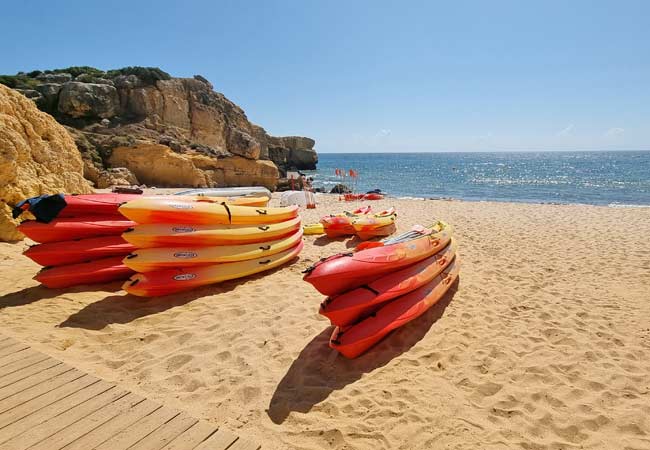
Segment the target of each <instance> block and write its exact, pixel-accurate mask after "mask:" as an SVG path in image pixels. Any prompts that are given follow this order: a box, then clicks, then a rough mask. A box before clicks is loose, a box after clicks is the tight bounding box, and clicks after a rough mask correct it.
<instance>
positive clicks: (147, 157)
mask: <svg viewBox="0 0 650 450" xmlns="http://www.w3.org/2000/svg"><path fill="white" fill-rule="evenodd" d="M109 162H110V164H111V165H113V166H121V167H126V168H127V169H129V171H131V172H132V173H133V174H134V175H135V176H136V177H137V179H138V180H139V181H140V182H141V183H144V184H146V185H149V186H161V187H166V186H169V187H217V186H248V185H250V186H266V187H268V188H269V189H273V188H275V184H276V182H277V180H278V169H277V167H276V166H275V165H274V164H273V163H272V162H271V161H261V160H250V159H247V158H242V157H239V156H234V157H229V158H223V159H221V158H213V157H209V156H206V155H203V154H200V153H194V154H193V153H184V154H179V153H177V152H175V151H173V150H172V149H171V148H169V147H168V146H166V145H162V144H141V145H137V146H134V147H117V148H114V149H113V151H112V153H111V157H110V158H109Z"/></svg>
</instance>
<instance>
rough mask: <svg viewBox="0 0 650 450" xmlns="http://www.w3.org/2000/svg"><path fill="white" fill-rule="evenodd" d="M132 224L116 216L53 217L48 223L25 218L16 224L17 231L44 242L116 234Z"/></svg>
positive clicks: (133, 224)
mask: <svg viewBox="0 0 650 450" xmlns="http://www.w3.org/2000/svg"><path fill="white" fill-rule="evenodd" d="M133 226H135V222H131V221H130V220H126V219H121V220H120V219H119V218H117V217H115V218H109V217H101V216H99V217H98V216H95V217H90V216H86V217H77V218H74V217H73V218H63V219H54V220H52V221H51V222H50V223H43V222H37V221H35V220H27V221H25V222H23V223H21V224H20V225H18V231H20V232H21V233H23V234H24V235H25V236H27V237H28V238H30V239H31V240H33V241H36V242H40V243H46V242H59V241H72V240H74V239H85V238H90V237H99V236H117V235H121V234H122V233H123V232H125V231H126V230H128V229H129V228H131V227H133Z"/></svg>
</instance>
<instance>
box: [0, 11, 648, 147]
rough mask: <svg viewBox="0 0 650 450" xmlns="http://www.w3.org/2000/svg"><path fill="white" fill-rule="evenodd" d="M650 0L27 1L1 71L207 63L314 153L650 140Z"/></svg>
mask: <svg viewBox="0 0 650 450" xmlns="http://www.w3.org/2000/svg"><path fill="white" fill-rule="evenodd" d="M649 21H650V1H644V0H638V1H597V0H592V1H577V0H576V1H567V0H565V1H541V0H540V1H536V2H533V1H514V0H513V1H499V0H494V1H456V2H448V1H447V2H442V1H440V2H434V1H422V2H419V1H411V2H397V1H394V2H386V1H352V0H349V1H315V0H303V1H299V0H295V1H258V2H253V1H249V2H238V1H227V2H226V1H184V2H181V1H178V2H171V1H164V0H158V1H137V0H132V1H129V2H124V1H112V2H98V1H95V2H93V1H92V0H91V1H89V0H84V1H81V2H80V1H65V0H62V1H59V2H52V1H47V2H45V1H27V2H17V1H14V2H5V3H4V4H3V6H2V12H1V15H0V55H2V58H0V73H2V74H13V73H16V72H17V71H29V70H34V69H47V68H56V67H67V66H70V65H90V66H95V67H98V68H101V69H110V68H117V67H123V66H129V65H141V66H159V67H161V68H162V69H164V70H166V71H167V72H169V73H171V74H172V75H174V76H192V75H194V74H202V75H204V76H205V77H206V78H208V79H209V80H211V81H212V83H213V84H214V86H215V89H216V90H218V91H220V92H223V93H224V94H225V95H226V96H227V97H229V98H230V99H232V100H233V101H235V102H236V103H238V104H239V105H240V106H242V107H243V108H244V110H245V111H246V113H247V114H248V117H249V118H250V119H251V120H252V121H253V122H255V123H258V124H260V125H262V126H264V127H265V128H266V129H267V131H269V132H270V133H272V134H276V135H289V134H297V135H305V136H310V137H313V138H315V139H316V140H317V149H318V150H319V151H321V152H337V151H338V152H353V151H358V152H359V151H360V152H377V151H455V150H459V151H474V150H476V151H482V150H563V149H565V150H573V149H582V150H600V149H602V150H615V149H650V22H649Z"/></svg>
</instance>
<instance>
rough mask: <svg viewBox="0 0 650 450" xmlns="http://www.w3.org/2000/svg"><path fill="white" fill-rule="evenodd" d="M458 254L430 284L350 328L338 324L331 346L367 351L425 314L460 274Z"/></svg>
mask: <svg viewBox="0 0 650 450" xmlns="http://www.w3.org/2000/svg"><path fill="white" fill-rule="evenodd" d="M459 271H460V263H459V260H458V258H455V259H454V261H453V262H452V263H451V264H450V265H449V266H447V268H445V270H444V271H443V272H442V273H440V274H439V275H437V276H436V277H435V278H434V279H433V280H432V281H431V282H429V283H428V284H426V285H424V286H422V287H420V288H419V289H416V290H415V291H412V292H410V293H408V294H406V295H404V296H402V297H399V298H397V299H395V300H393V301H392V302H390V303H388V304H386V305H385V306H383V307H382V308H381V309H379V310H378V311H377V312H376V313H375V314H374V315H373V316H371V317H368V318H367V319H364V320H362V321H361V322H359V323H357V324H356V325H353V326H351V327H349V328H346V329H344V330H343V329H341V328H340V327H336V328H335V329H334V332H333V333H332V337H331V339H330V347H332V348H333V349H335V350H337V351H338V352H340V353H341V354H343V356H345V357H347V358H356V357H357V356H359V355H361V354H362V353H365V352H366V351H367V350H368V349H370V348H371V347H372V346H373V345H375V344H376V343H377V342H379V341H380V340H381V339H382V338H383V337H385V336H386V335H388V333H390V332H391V331H393V330H394V329H396V328H399V327H401V326H403V325H405V324H407V323H408V322H410V321H412V320H414V319H416V318H417V317H419V316H421V315H422V314H424V313H425V312H426V311H427V310H428V309H429V308H431V307H432V306H433V305H435V304H436V303H437V302H438V301H439V300H440V299H441V298H442V297H443V295H445V293H446V292H447V290H448V289H449V288H450V287H451V285H452V283H453V282H454V281H455V280H456V278H458V273H459Z"/></svg>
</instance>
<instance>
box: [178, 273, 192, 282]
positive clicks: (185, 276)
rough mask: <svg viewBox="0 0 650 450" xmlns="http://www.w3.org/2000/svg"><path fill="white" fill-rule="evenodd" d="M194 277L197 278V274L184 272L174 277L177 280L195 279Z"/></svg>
mask: <svg viewBox="0 0 650 450" xmlns="http://www.w3.org/2000/svg"><path fill="white" fill-rule="evenodd" d="M194 278H196V274H193V273H183V274H180V275H176V276H175V277H174V280H176V281H188V280H193V279H194Z"/></svg>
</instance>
